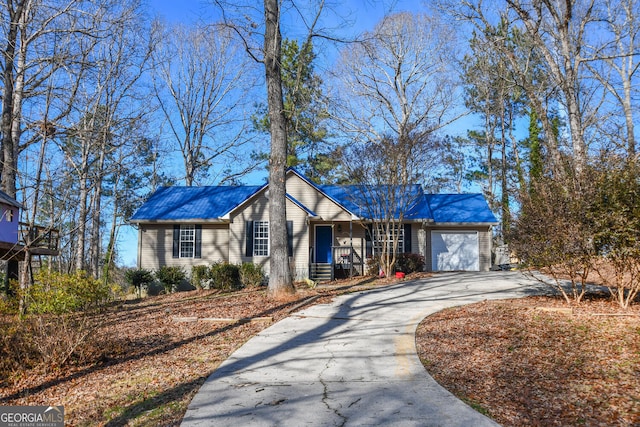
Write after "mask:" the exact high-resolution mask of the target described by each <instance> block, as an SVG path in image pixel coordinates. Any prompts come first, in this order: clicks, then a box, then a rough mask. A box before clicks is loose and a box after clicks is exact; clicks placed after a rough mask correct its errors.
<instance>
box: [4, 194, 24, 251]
mask: <svg viewBox="0 0 640 427" xmlns="http://www.w3.org/2000/svg"><path fill="white" fill-rule="evenodd" d="M20 209H22V205H21V204H20V203H18V201H17V200H15V199H14V198H13V197H10V196H9V195H8V194H7V193H5V192H4V191H0V258H2V259H4V258H7V257H11V255H12V254H14V253H15V252H16V248H17V246H18V243H19V241H20V236H19V234H18V232H19V221H20Z"/></svg>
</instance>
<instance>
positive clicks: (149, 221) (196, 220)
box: [129, 218, 231, 225]
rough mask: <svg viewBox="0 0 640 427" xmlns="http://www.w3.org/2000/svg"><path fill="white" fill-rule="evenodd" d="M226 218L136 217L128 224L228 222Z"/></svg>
mask: <svg viewBox="0 0 640 427" xmlns="http://www.w3.org/2000/svg"><path fill="white" fill-rule="evenodd" d="M230 222H231V221H230V220H229V219H226V218H184V219H178V218H176V219H138V220H129V224H136V225H141V224H229V223H230Z"/></svg>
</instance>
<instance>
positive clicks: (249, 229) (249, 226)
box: [245, 221, 253, 258]
mask: <svg viewBox="0 0 640 427" xmlns="http://www.w3.org/2000/svg"><path fill="white" fill-rule="evenodd" d="M245 230H246V231H245V234H246V236H245V239H246V242H247V248H246V250H245V256H247V257H249V258H251V257H253V221H247V222H246V227H245Z"/></svg>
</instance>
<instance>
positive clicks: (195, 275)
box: [191, 265, 210, 289]
mask: <svg viewBox="0 0 640 427" xmlns="http://www.w3.org/2000/svg"><path fill="white" fill-rule="evenodd" d="M209 278H210V274H209V267H207V266H206V265H194V266H193V267H191V284H192V285H193V286H194V287H195V288H196V289H204V287H205V286H204V285H205V282H206V281H207V280H209Z"/></svg>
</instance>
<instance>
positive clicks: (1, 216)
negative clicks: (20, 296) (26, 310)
mask: <svg viewBox="0 0 640 427" xmlns="http://www.w3.org/2000/svg"><path fill="white" fill-rule="evenodd" d="M22 209H24V207H23V206H22V205H21V204H20V203H19V202H18V201H17V200H15V199H14V198H13V197H11V196H9V195H8V194H7V193H5V192H4V191H0V260H2V261H3V263H2V267H3V268H2V270H3V274H4V289H5V292H7V293H9V292H10V289H9V281H10V280H18V267H19V266H18V262H19V261H24V260H25V254H26V253H27V250H28V251H29V253H30V254H31V255H57V254H58V231H57V230H52V229H49V228H44V227H39V226H36V225H34V226H28V225H27V224H22V223H21V222H20V210H22Z"/></svg>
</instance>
